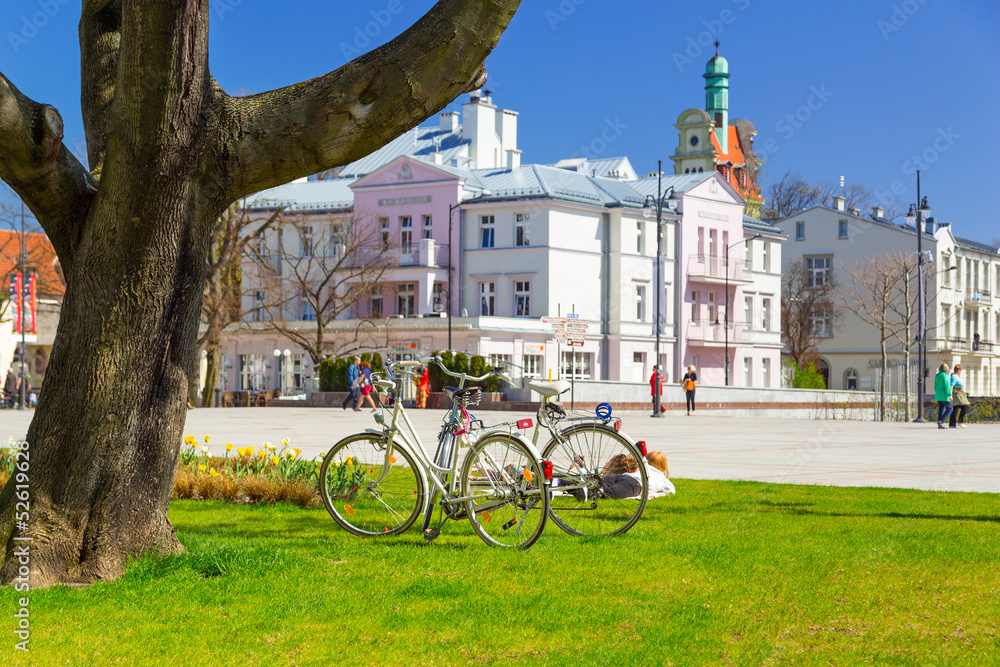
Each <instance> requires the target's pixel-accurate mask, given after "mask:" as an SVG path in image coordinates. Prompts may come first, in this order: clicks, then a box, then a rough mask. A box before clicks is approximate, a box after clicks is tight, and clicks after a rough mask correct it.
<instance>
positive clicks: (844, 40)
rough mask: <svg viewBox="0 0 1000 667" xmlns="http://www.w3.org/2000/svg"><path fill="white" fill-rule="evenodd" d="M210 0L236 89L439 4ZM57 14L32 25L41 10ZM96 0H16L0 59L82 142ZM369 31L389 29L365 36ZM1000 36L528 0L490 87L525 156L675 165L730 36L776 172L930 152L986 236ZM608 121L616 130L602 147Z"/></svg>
mask: <svg viewBox="0 0 1000 667" xmlns="http://www.w3.org/2000/svg"><path fill="white" fill-rule="evenodd" d="M210 1H211V4H212V8H213V11H212V37H211V65H212V69H213V72H214V74H215V76H216V78H217V79H218V80H219V81H220V82H221V83H222V85H223V86H224V87H225V88H226V89H227V90H229V91H230V92H234V93H235V92H244V91H245V92H259V91H262V90H267V89H270V88H275V87H279V86H283V85H288V84H291V83H294V82H296V81H299V80H302V79H305V78H309V77H313V76H318V75H320V74H323V73H325V72H327V71H330V70H332V69H335V68H336V67H338V66H340V65H342V64H343V63H344V62H346V60H348V59H349V57H350V54H351V52H352V50H354V49H358V50H361V49H364V48H371V47H372V46H375V45H377V44H381V43H383V42H385V41H388V40H389V39H392V38H393V37H394V36H396V35H397V34H399V33H400V32H402V31H403V30H405V29H406V28H407V27H408V26H409V25H410V24H412V23H413V22H414V21H415V20H416V19H417V18H419V16H420V15H421V14H422V13H423V12H424V11H426V10H427V9H428V8H429V7H430V6H431V5H432V4H433V3H432V2H431V1H430V0H375V1H373V2H364V1H356V2H350V3H346V2H336V3H333V2H326V1H323V0H283V1H282V2H273V1H268V0H210ZM43 11H47V14H48V15H46V16H44V17H43V18H44V19H45V20H44V21H42V20H41V19H39V20H38V21H37V22H38V23H43V24H44V25H43V27H41V28H40V29H37V30H35V31H34V32H33V31H32V30H31V26H29V25H28V24H26V23H25V21H31V20H32V18H33V17H36V16H37V15H38V13H39V12H43ZM79 12H80V2H79V0H4V2H3V3H2V6H0V26H2V29H3V35H2V38H0V71H2V72H3V73H4V74H5V75H7V76H8V77H9V78H10V79H11V80H12V81H13V82H14V83H15V84H16V85H17V86H18V87H19V88H21V90H23V91H24V92H25V93H27V94H28V95H30V96H31V97H33V98H34V99H36V100H39V101H44V102H48V103H50V104H54V105H55V106H57V107H58V108H59V109H60V111H61V112H62V114H63V117H64V120H65V121H66V136H67V141H69V142H72V141H74V140H75V141H77V142H80V143H82V140H83V127H82V123H81V121H80V111H79V94H80V84H79V51H78V46H77V22H78V20H79ZM378 19H381V23H379V22H377V21H378ZM366 28H367V30H368V33H369V34H370V35H374V37H370V36H367V35H366V36H364V37H363V38H359V37H358V36H359V34H361V35H363V34H364V31H365V30H366ZM11 34H14V35H16V36H17V37H18V38H14V39H12V37H11ZM998 34H1000V3H997V2H995V0H948V1H947V2H946V1H945V0H905V1H904V0H842V1H840V2H836V3H813V2H809V3H806V2H801V1H798V2H793V1H791V0H767V2H765V1H764V0H703V1H702V2H686V3H675V2H662V1H656V2H652V1H646V0H643V1H637V0H631V1H628V2H608V1H606V0H526V1H525V2H524V3H523V4H522V7H521V10H520V11H519V12H518V14H517V16H516V17H515V18H514V21H513V23H512V24H511V27H510V29H509V30H508V32H507V33H506V34H505V35H504V37H503V39H502V40H501V42H500V45H499V46H498V48H497V49H496V51H494V53H493V55H491V57H490V59H489V60H488V61H487V68H488V70H489V71H490V75H491V81H490V85H489V86H488V87H490V88H492V89H493V91H494V102H495V103H497V104H498V105H499V106H501V107H505V108H509V109H514V110H516V111H519V112H520V114H521V115H520V123H519V144H520V148H521V149H522V150H523V151H524V153H523V156H522V157H523V160H524V161H525V162H541V163H551V162H554V161H556V160H558V159H560V158H563V157H569V156H572V155H574V154H580V152H581V148H582V147H583V148H585V149H587V150H589V151H593V152H596V150H595V149H601V151H600V156H603V157H611V156H615V155H626V156H628V157H629V159H630V160H631V161H632V164H633V165H634V166H635V168H636V170H637V171H639V172H640V173H643V172H646V171H652V170H655V168H656V160H657V159H662V160H664V162H665V163H666V164H665V169H667V170H668V171H669V170H670V167H671V163H670V160H669V156H670V155H671V154H672V153H673V152H674V150H675V148H676V145H677V133H676V130H675V129H674V128H673V124H674V122H676V120H677V116H678V115H679V114H680V112H681V111H683V110H685V109H688V108H691V107H698V108H702V107H703V106H704V92H703V86H704V80H703V79H702V77H701V74H702V72H703V71H704V64H705V61H706V60H707V59H708V58H709V57H710V56H711V55H712V53H713V51H714V47H712V46H710V42H712V41H714V40H715V38H716V37H718V39H719V40H720V42H721V44H722V47H721V53H722V55H724V56H725V57H726V58H727V59H728V61H729V65H730V72H731V78H730V118H746V119H748V120H750V121H752V122H753V123H754V124H755V125H756V127H757V130H758V132H759V134H758V136H757V138H756V141H755V145H756V146H757V148H758V150H760V149H764V148H767V147H769V148H770V150H766V151H763V152H766V153H767V155H766V158H767V160H766V173H765V183H766V182H768V181H770V180H772V179H777V178H780V177H781V175H782V174H784V173H785V171H786V170H789V169H790V170H792V171H793V172H798V173H801V174H802V175H804V176H805V177H807V178H808V179H810V180H814V181H829V182H836V181H837V180H838V179H839V177H840V176H841V175H843V176H845V177H846V179H847V181H848V182H859V183H862V184H864V185H866V186H868V187H870V188H872V189H874V190H875V191H877V192H880V193H883V196H885V197H886V198H888V197H890V196H892V194H891V193H892V191H893V189H894V188H895V191H896V192H897V193H901V194H900V195H898V199H899V200H901V201H904V202H909V201H912V200H914V199H915V197H916V187H915V177H914V170H915V169H916V168H918V167H921V186H922V194H925V195H927V196H928V198H929V200H930V204H931V206H932V207H933V208H934V215H935V216H936V217H938V219H939V220H941V221H948V222H952V223H954V226H955V230H956V233H958V234H959V235H962V236H966V237H969V238H973V239H977V240H982V241H987V240H989V239H991V238H994V237H1000V221H998V216H997V214H996V212H995V208H994V206H992V205H991V204H992V202H993V199H994V197H993V194H994V191H995V189H996V185H995V183H996V180H995V176H994V172H995V170H996V169H995V162H996V160H997V157H998V156H1000V131H998V127H997V123H998V122H1000V121H998V118H1000V113H998V112H1000V74H998V70H997V66H998V63H1000V58H998V57H997V47H998V41H1000V38H998V37H997V35H998ZM28 35H30V37H26V36H28ZM364 39H368V40H370V42H369V43H368V44H365V42H364ZM705 45H708V46H705ZM359 47H360V48H359ZM810 104H811V107H812V108H810ZM453 106H457V104H456V105H453ZM608 127H614V128H615V129H614V130H611V131H605V130H606V128H608ZM602 134H603V135H604V136H605V137H608V136H613V137H614V139H613V141H610V142H607V143H606V145H603V146H602V143H604V142H603V139H601V137H602ZM599 139H600V140H599ZM769 140H770V141H769Z"/></svg>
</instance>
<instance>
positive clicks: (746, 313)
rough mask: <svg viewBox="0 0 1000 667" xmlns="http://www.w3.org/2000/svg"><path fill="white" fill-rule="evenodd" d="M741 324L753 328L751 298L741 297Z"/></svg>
mask: <svg viewBox="0 0 1000 667" xmlns="http://www.w3.org/2000/svg"><path fill="white" fill-rule="evenodd" d="M743 322H744V325H745V326H747V327H753V297H752V296H745V297H743Z"/></svg>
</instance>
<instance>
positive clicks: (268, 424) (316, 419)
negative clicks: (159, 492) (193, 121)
mask: <svg viewBox="0 0 1000 667" xmlns="http://www.w3.org/2000/svg"><path fill="white" fill-rule="evenodd" d="M33 414H34V413H33V411H25V412H19V411H15V410H4V411H0V438H3V436H4V435H10V436H13V437H14V438H21V437H23V436H24V434H25V433H26V431H27V427H28V423H29V420H30V419H31V416H32V415H33ZM408 414H409V415H410V418H411V419H412V420H413V422H414V424H415V426H416V427H417V432H418V434H419V435H420V436H421V438H422V439H423V440H424V443H425V444H427V445H428V446H432V444H430V443H433V442H434V441H435V440H436V437H437V432H438V427H439V425H440V422H441V417H442V413H441V412H440V411H437V410H411V411H409V412H408ZM477 416H478V417H480V418H481V419H483V421H485V422H486V423H495V422H500V421H511V420H515V419H519V418H523V417H529V416H533V415H531V414H528V413H514V412H480V413H477ZM616 416H619V417H621V418H622V419H623V422H624V425H623V427H622V430H623V431H624V432H626V433H627V434H628V435H629V436H631V437H633V438H635V439H637V440H639V439H642V440H646V442H647V444H648V447H649V449H650V450H656V449H658V450H660V451H662V452H664V453H665V454H666V455H667V460H668V462H669V465H670V475H671V477H672V478H675V479H684V478H688V479H730V480H759V481H766V482H781V483H789V484H829V485H836V486H881V487H897V488H914V489H927V490H937V491H981V492H992V493H1000V425H977V424H973V425H970V426H969V428H967V429H951V430H947V431H941V430H938V429H937V427H936V426H935V424H934V423H933V422H931V423H929V424H898V423H873V422H861V421H823V420H798V419H787V420H781V419H770V418H758V417H709V416H694V417H686V416H668V417H666V418H664V419H652V418H650V417H649V413H648V412H621V413H616ZM374 426H375V423H374V421H373V420H372V415H371V412H370V411H363V412H352V411H350V410H347V411H344V410H341V409H340V408H333V409H325V408H222V409H200V410H190V411H189V412H188V419H187V425H186V427H185V429H184V433H185V434H187V435H193V436H195V437H197V438H199V439H203V437H204V436H205V435H206V434H207V435H211V436H212V440H211V446H212V451H213V453H216V454H219V455H221V453H222V451H223V447H224V446H225V444H226V443H227V442H232V443H235V444H236V445H237V446H245V445H254V446H255V447H259V446H260V445H261V443H263V442H265V441H267V442H271V443H277V442H278V441H279V440H281V439H282V438H285V437H288V438H290V439H291V441H292V445H293V446H295V447H300V448H301V449H302V450H303V452H304V454H303V455H304V456H306V457H307V458H312V457H314V456H317V455H318V454H319V453H320V452H321V451H323V450H325V449H327V448H329V447H330V446H331V445H332V444H333V443H335V442H337V440H339V439H340V438H342V437H344V436H345V435H348V434H350V433H355V432H357V431H360V430H362V429H364V428H368V427H374Z"/></svg>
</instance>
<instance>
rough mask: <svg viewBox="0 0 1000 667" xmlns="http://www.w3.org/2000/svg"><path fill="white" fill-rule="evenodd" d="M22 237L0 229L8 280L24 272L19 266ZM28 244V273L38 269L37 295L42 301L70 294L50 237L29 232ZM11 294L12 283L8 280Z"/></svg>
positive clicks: (1, 265) (1, 264)
mask: <svg viewBox="0 0 1000 667" xmlns="http://www.w3.org/2000/svg"><path fill="white" fill-rule="evenodd" d="M19 236H20V234H19V233H18V232H15V231H11V230H0V270H2V271H3V272H4V274H3V275H4V276H5V277H9V276H10V274H12V273H18V272H20V270H21V267H20V266H19V255H20V254H21V244H20V239H19ZM25 236H26V237H27V241H28V258H27V269H28V271H29V272H30V271H32V270H34V271H35V272H36V273H37V274H38V286H37V288H36V293H37V294H38V297H39V298H41V299H62V297H63V294H65V292H66V282H65V281H64V280H63V275H62V267H61V266H60V264H59V258H58V257H57V256H56V251H55V248H53V247H52V243H51V242H50V241H49V237H47V236H46V235H45V234H42V233H40V232H28V233H27V234H25ZM7 288H8V292H5V293H4V298H6V297H7V294H8V293H9V288H10V282H9V280H8V281H7Z"/></svg>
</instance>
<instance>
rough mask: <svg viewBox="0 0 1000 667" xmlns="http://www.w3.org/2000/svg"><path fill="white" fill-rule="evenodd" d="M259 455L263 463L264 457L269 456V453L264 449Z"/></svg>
mask: <svg viewBox="0 0 1000 667" xmlns="http://www.w3.org/2000/svg"><path fill="white" fill-rule="evenodd" d="M258 453H259V454H260V460H261V461H263V460H264V457H265V456H267V452H265V451H264V450H263V449H262V450H260V452H258Z"/></svg>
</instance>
